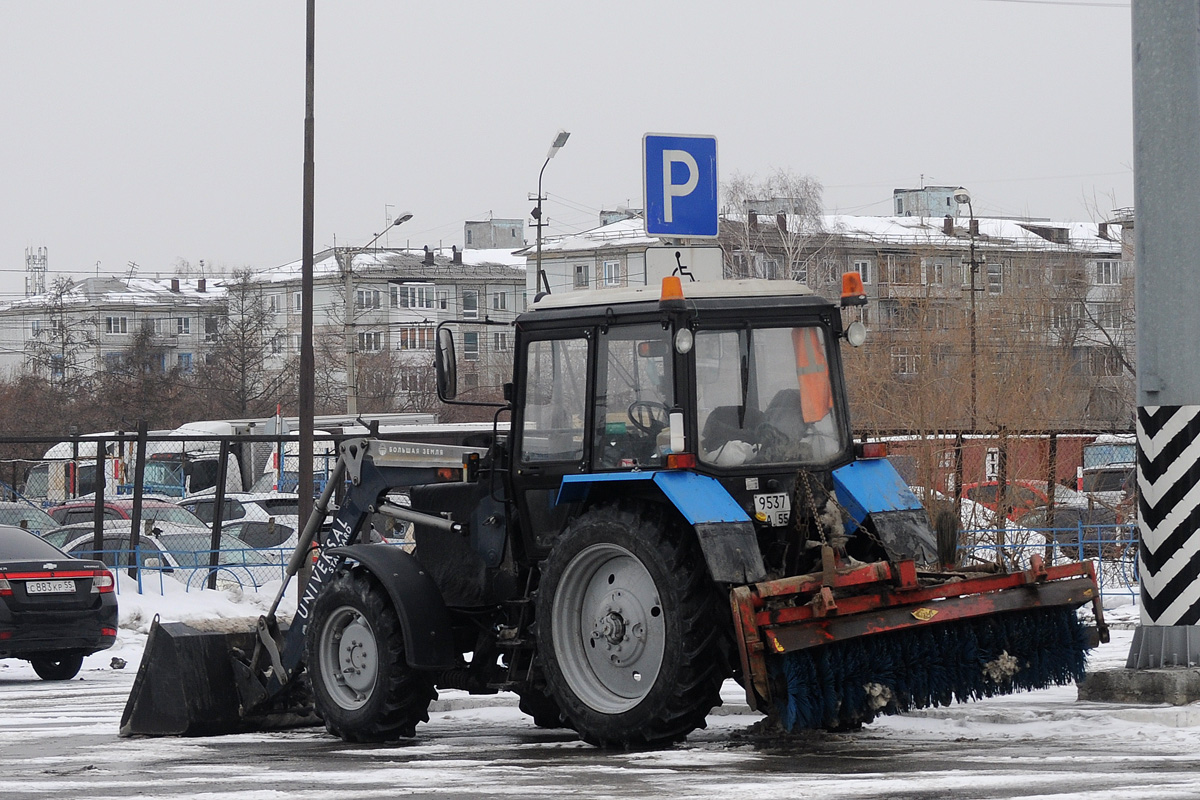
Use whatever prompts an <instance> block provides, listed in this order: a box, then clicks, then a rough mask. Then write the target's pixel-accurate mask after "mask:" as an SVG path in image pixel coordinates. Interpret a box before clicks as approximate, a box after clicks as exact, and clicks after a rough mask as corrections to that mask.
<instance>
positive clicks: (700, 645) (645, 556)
mask: <svg viewBox="0 0 1200 800" xmlns="http://www.w3.org/2000/svg"><path fill="white" fill-rule="evenodd" d="M718 597H719V594H718V592H717V591H716V590H715V587H714V586H713V584H712V581H711V580H710V579H709V577H708V571H707V569H706V566H705V563H704V559H703V556H702V554H701V552H700V549H699V545H698V544H697V542H696V540H695V538H694V537H693V536H691V535H690V532H689V531H684V530H681V529H680V528H679V527H677V526H675V525H673V524H671V522H670V521H669V520H668V518H667V517H666V515H665V514H663V513H661V512H660V511H658V510H656V509H651V508H637V509H628V508H621V507H617V506H608V507H602V508H598V509H593V510H591V511H589V512H587V513H585V514H584V515H583V516H581V517H580V518H579V519H577V520H576V521H575V522H573V523H572V524H571V526H570V527H569V528H568V530H567V531H566V532H564V534H563V535H562V536H561V537H560V539H559V541H558V542H557V543H556V545H555V547H554V550H553V551H552V552H551V554H550V557H549V559H548V560H547V561H546V563H545V565H544V566H543V568H542V576H541V585H540V588H539V590H538V602H537V619H538V638H539V650H540V653H541V658H542V662H543V667H544V670H545V674H546V682H547V685H548V686H549V688H550V691H551V694H552V695H553V697H554V698H555V699H556V700H557V701H558V705H559V707H560V708H561V709H562V711H563V713H564V714H565V716H566V717H567V719H568V720H569V721H570V722H571V724H572V727H574V728H575V729H576V730H578V731H579V735H580V736H581V737H582V738H583V739H584V740H585V741H587V742H590V743H592V744H596V745H599V746H617V747H653V746H660V745H666V744H670V743H673V742H677V741H681V740H682V739H684V738H685V737H686V736H687V735H688V733H690V732H691V731H693V730H694V729H696V728H699V727H704V718H705V717H706V716H707V714H708V712H709V711H710V710H711V709H712V708H713V706H716V705H719V704H720V702H721V699H720V687H721V683H722V681H723V680H724V679H725V677H726V675H727V674H728V669H727V668H726V666H725V663H726V662H725V659H724V657H723V654H722V648H721V636H722V631H721V626H720V625H719V623H718V616H717V614H716V601H717V599H718Z"/></svg>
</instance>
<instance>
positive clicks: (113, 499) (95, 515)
mask: <svg viewBox="0 0 1200 800" xmlns="http://www.w3.org/2000/svg"><path fill="white" fill-rule="evenodd" d="M205 426H208V427H209V428H211V429H213V430H217V429H223V428H228V427H230V426H229V425H228V424H225V423H220V424H217V423H202V424H197V425H195V426H189V429H191V428H195V429H196V432H195V433H191V434H187V435H183V434H181V433H180V432H179V431H176V432H173V433H164V432H150V431H146V430H141V431H138V432H137V433H129V432H110V433H105V434H95V435H88V436H76V437H71V438H69V439H66V440H59V439H56V438H53V437H25V438H18V437H0V495H2V501H0V524H22V525H24V526H25V527H29V528H31V529H34V530H39V529H41V528H44V527H47V526H49V525H63V524H65V526H66V527H65V528H57V530H56V532H55V534H54V535H55V537H57V538H56V539H54V540H52V541H53V543H54V544H56V545H58V546H60V547H64V548H66V549H72V548H73V549H76V550H78V551H80V552H82V551H84V550H87V551H90V552H106V553H111V554H113V556H114V557H116V556H117V554H132V555H130V556H129V557H130V558H135V560H132V561H127V562H126V563H119V562H117V561H114V562H113V563H114V565H119V566H121V567H123V568H127V569H128V568H133V572H134V575H135V576H136V577H137V578H138V579H139V580H142V581H145V580H147V579H148V580H150V581H152V582H154V581H156V582H157V583H158V584H159V586H160V587H161V586H162V585H163V584H162V581H163V580H164V579H168V578H169V579H170V580H173V581H178V579H179V578H181V577H186V578H187V580H184V581H182V582H183V583H184V585H185V586H187V587H189V588H194V587H195V586H196V584H197V582H199V583H203V584H204V585H206V586H209V587H214V588H215V587H218V586H233V585H237V586H239V587H240V588H242V589H243V590H245V589H250V590H253V589H257V588H259V587H261V586H262V585H263V584H264V583H267V582H269V580H267V579H266V576H271V578H273V579H278V578H281V577H282V576H283V567H282V563H285V562H286V560H287V559H286V556H284V555H283V554H285V553H287V552H290V549H291V548H292V547H293V546H294V544H295V542H296V539H297V533H298V532H299V530H300V529H301V528H302V527H303V521H302V520H301V519H300V518H299V506H300V495H299V494H298V493H297V489H298V482H297V474H298V472H299V461H298V458H299V456H298V454H297V451H296V439H295V438H294V437H290V436H287V435H254V434H248V433H239V434H236V435H234V434H221V433H214V432H206V431H205V430H204V428H205ZM249 429H251V430H254V428H253V427H252V426H250V428H249ZM359 435H361V434H359ZM410 437H411V438H413V439H414V440H416V441H439V440H437V439H432V438H430V439H425V438H424V437H423V431H422V429H421V428H420V427H418V426H414V427H413V429H412V431H411V433H409V432H406V433H405V438H410ZM340 438H343V437H338V436H333V435H322V434H321V433H318V434H317V435H316V436H314V450H315V454H314V460H313V465H312V467H313V470H312V471H313V476H314V482H313V486H312V487H311V491H312V492H313V495H314V496H315V495H317V494H319V493H320V491H321V490H322V489H323V488H324V484H325V482H326V480H327V476H328V475H329V474H331V472H332V470H333V466H334V463H335V454H336V452H337V443H338V440H339V439H340ZM887 438H888V442H889V449H890V452H891V456H890V458H891V460H892V462H893V464H894V465H895V466H896V467H897V469H899V471H900V472H901V474H902V475H903V476H904V477H905V479H906V480H907V482H908V483H909V484H911V485H913V486H914V487H916V488H917V489H918V490H919V493H920V494H921V497H922V499H923V500H924V501H925V503H926V505H927V506H929V507H930V508H931V511H937V510H942V509H946V508H955V509H956V510H957V511H958V512H959V518H960V520H961V527H962V528H963V529H964V531H965V532H964V535H963V540H962V541H963V542H964V548H965V553H964V557H965V558H969V559H979V560H989V561H999V562H1001V563H1004V564H1005V565H1006V566H1008V567H1010V568H1012V567H1016V566H1020V565H1021V563H1027V562H1028V557H1029V555H1031V554H1032V553H1033V552H1038V551H1041V552H1043V553H1044V554H1045V555H1046V556H1047V557H1048V559H1049V558H1053V559H1056V560H1062V559H1094V560H1096V562H1097V573H1098V575H1099V576H1100V577H1101V580H1102V584H1103V588H1104V591H1106V592H1122V593H1127V594H1130V595H1133V594H1136V592H1137V585H1138V578H1137V527H1136V522H1135V520H1136V502H1135V501H1136V498H1133V497H1124V498H1121V499H1120V502H1112V498H1106V499H1103V500H1101V501H1094V500H1093V498H1092V497H1091V496H1088V497H1086V498H1083V499H1081V496H1080V495H1079V494H1077V493H1076V492H1075V491H1074V490H1072V488H1071V486H1070V485H1069V484H1076V483H1077V479H1078V478H1079V477H1080V476H1081V474H1082V472H1083V471H1084V469H1085V468H1086V467H1087V466H1089V465H1090V466H1094V465H1096V464H1108V463H1124V462H1125V460H1126V459H1128V458H1129V450H1130V448H1131V447H1132V444H1131V443H1130V441H1129V440H1128V439H1129V437H1127V436H1120V435H1118V436H1105V435H1100V434H1085V433H1078V432H1075V433H1063V434H1036V435H1034V434H1014V433H1006V434H1004V435H996V436H964V435H961V434H957V435H921V436H896V437H887ZM1038 476H1041V477H1040V478H1039V477H1038ZM1049 486H1053V487H1054V489H1055V491H1054V492H1053V493H1052V494H1050V496H1049V497H1046V495H1047V494H1048V492H1047V488H1048V487H1049ZM339 489H340V487H339ZM339 495H340V491H339ZM340 499H341V498H340V496H335V502H337V501H338V500H340ZM1047 501H1048V502H1047ZM1039 503H1042V504H1043V505H1042V506H1041V507H1040V508H1039V507H1038V504H1039ZM1085 504H1086V505H1085ZM34 508H36V509H40V510H45V511H49V512H50V513H52V514H53V515H54V517H55V519H54V520H52V521H48V520H47V519H46V517H45V516H40V517H39V516H38V515H37V514H38V513H40V512H37V513H35V512H33V511H30V509H34ZM1030 513H1032V514H1033V516H1026V515H1028V514H1030ZM1035 518H1036V520H1035ZM1006 520H1007V522H1006V527H1003V528H1000V527H999V523H1000V522H1003V521H1006ZM1031 520H1033V521H1031ZM373 525H374V528H375V530H374V533H375V534H377V535H378V536H377V537H376V538H383V539H391V540H397V539H403V538H404V536H405V531H404V530H403V529H402V526H403V523H398V522H396V521H394V520H392V519H391V518H390V517H383V516H380V517H379V518H378V519H374V520H373ZM398 526H400V527H398ZM155 551H158V552H157V553H156V552H155ZM179 554H184V555H183V556H182V558H181V557H180V555H179ZM146 559H150V560H157V561H158V565H157V566H154V565H147V562H146ZM230 559H237V560H236V561H234V562H231V561H230ZM201 575H202V576H203V579H200V578H198V577H197V576H201ZM147 576H149V577H148V578H147Z"/></svg>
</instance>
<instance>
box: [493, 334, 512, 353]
mask: <svg viewBox="0 0 1200 800" xmlns="http://www.w3.org/2000/svg"><path fill="white" fill-rule="evenodd" d="M492 349H493V350H495V351H496V352H497V353H504V352H507V351H508V333H507V332H497V333H493V334H492Z"/></svg>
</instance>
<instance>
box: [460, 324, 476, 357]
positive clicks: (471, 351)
mask: <svg viewBox="0 0 1200 800" xmlns="http://www.w3.org/2000/svg"><path fill="white" fill-rule="evenodd" d="M463 360H465V361H478V360H479V334H478V333H476V332H474V331H471V332H468V333H464V334H463Z"/></svg>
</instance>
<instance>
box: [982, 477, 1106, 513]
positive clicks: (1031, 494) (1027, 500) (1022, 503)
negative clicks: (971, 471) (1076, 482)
mask: <svg viewBox="0 0 1200 800" xmlns="http://www.w3.org/2000/svg"><path fill="white" fill-rule="evenodd" d="M962 488H963V492H962V493H963V497H966V498H968V499H970V500H973V501H974V502H976V503H979V504H980V505H981V506H984V507H985V508H988V509H991V510H992V511H995V510H996V508H997V506H998V505H999V503H998V502H997V497H998V495H999V493H1000V489H999V482H998V481H984V482H981V483H964V484H963V487H962ZM1005 494H1007V495H1008V508H1009V512H1008V518H1009V519H1011V520H1019V519H1020V518H1021V517H1022V516H1024V515H1025V514H1027V513H1028V512H1030V511H1032V510H1033V509H1035V508H1038V507H1039V506H1046V505H1048V504H1049V490H1048V487H1047V485H1046V482H1045V481H1033V480H1023V479H1022V480H1013V481H1009V482H1007V483H1006V484H1005ZM1054 504H1055V506H1082V507H1086V506H1087V505H1088V500H1087V498H1086V497H1084V496H1083V495H1081V494H1080V493H1079V492H1077V491H1075V490H1074V489H1070V488H1068V487H1066V486H1062V485H1057V484H1056V485H1055V487H1054Z"/></svg>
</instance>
